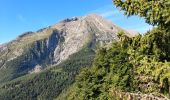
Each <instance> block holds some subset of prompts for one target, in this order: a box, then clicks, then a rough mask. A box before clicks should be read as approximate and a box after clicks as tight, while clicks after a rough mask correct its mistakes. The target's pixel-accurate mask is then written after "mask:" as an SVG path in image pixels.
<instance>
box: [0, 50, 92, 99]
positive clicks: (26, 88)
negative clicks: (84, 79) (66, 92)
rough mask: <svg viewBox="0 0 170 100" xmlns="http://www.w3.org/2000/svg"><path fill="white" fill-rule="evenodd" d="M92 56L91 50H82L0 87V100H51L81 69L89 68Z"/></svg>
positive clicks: (68, 84) (69, 83)
mask: <svg viewBox="0 0 170 100" xmlns="http://www.w3.org/2000/svg"><path fill="white" fill-rule="evenodd" d="M94 54H95V52H94V51H93V50H92V49H90V48H83V49H82V50H81V51H79V52H77V53H75V54H73V55H71V56H70V57H69V59H67V60H66V61H64V62H62V63H61V64H59V65H57V66H52V67H51V68H48V69H46V70H45V71H43V72H40V73H34V74H29V75H26V76H23V77H20V78H17V79H15V80H13V81H10V82H8V83H6V84H5V85H0V99H1V100H23V99H24V100H25V99H26V100H37V99H40V100H47V99H48V100H52V99H53V98H54V97H57V96H58V95H59V94H60V92H61V91H62V90H63V89H65V88H67V87H69V86H70V85H71V84H72V83H73V82H74V80H75V79H74V78H75V75H77V73H79V71H80V69H81V68H83V67H88V66H91V63H92V61H93V58H94Z"/></svg>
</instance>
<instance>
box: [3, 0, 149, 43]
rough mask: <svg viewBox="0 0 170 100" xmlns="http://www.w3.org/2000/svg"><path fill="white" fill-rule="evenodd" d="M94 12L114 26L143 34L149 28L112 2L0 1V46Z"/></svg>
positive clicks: (83, 0)
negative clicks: (28, 33)
mask: <svg viewBox="0 0 170 100" xmlns="http://www.w3.org/2000/svg"><path fill="white" fill-rule="evenodd" d="M89 13H97V14H99V15H101V16H103V17H105V18H107V19H109V20H111V21H113V23H115V24H116V25H118V26H120V27H122V28H125V29H132V30H136V31H138V32H141V33H144V32H146V31H147V30H148V29H151V28H152V27H151V26H149V25H148V24H146V23H145V21H144V20H143V19H141V18H139V17H136V16H133V17H130V18H127V17H125V16H123V13H122V12H120V11H119V10H118V9H116V8H115V7H114V5H113V4H112V0H0V44H2V43H5V42H8V41H10V40H13V39H15V38H16V37H17V36H18V35H20V34H22V33H23V32H26V31H36V30H38V29H41V28H44V27H47V26H49V25H53V24H55V23H57V22H58V21H60V20H62V19H65V18H69V17H74V16H83V15H86V14H89Z"/></svg>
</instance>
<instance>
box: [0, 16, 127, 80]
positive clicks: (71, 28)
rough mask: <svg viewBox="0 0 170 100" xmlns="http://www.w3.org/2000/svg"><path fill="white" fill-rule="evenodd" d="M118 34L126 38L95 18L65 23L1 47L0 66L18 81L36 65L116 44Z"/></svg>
mask: <svg viewBox="0 0 170 100" xmlns="http://www.w3.org/2000/svg"><path fill="white" fill-rule="evenodd" d="M119 31H124V32H125V33H126V34H127V35H128V36H129V33H128V32H127V31H126V30H124V29H121V28H119V27H118V26H116V25H114V24H113V23H112V22H111V21H107V20H105V19H104V18H102V17H101V16H98V15H96V14H90V15H87V16H83V17H73V18H70V19H66V20H64V21H62V22H59V23H57V24H55V25H53V26H49V27H47V28H43V29H40V30H38V31H37V32H26V33H24V34H22V35H20V36H19V38H17V39H16V40H13V41H11V42H9V43H7V44H5V45H3V46H0V60H1V58H2V59H3V64H1V65H2V66H4V67H3V68H9V69H14V70H16V71H15V72H16V73H13V72H12V73H13V75H14V76H15V77H18V76H17V75H21V74H20V73H22V75H23V73H25V74H27V73H28V72H30V71H32V70H35V69H37V68H36V66H37V65H41V66H42V65H54V64H59V63H60V62H62V61H64V60H66V59H67V58H68V57H69V56H70V55H71V54H73V53H76V52H78V51H79V50H81V49H82V48H83V47H85V46H88V47H89V48H93V49H95V47H96V44H100V45H105V44H108V43H111V42H112V41H118V40H119V39H118V37H117V33H118V32H119ZM2 51H3V52H2ZM0 67H1V66H0ZM44 67H45V66H42V68H44ZM38 68H39V67H38ZM1 70H5V69H2V68H1V69H0V72H1ZM1 81H3V77H2V79H1V78H0V82H1Z"/></svg>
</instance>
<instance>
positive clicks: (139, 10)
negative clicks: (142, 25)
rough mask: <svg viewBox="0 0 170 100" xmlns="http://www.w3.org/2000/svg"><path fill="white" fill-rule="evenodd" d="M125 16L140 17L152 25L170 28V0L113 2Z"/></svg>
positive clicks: (123, 0)
mask: <svg viewBox="0 0 170 100" xmlns="http://www.w3.org/2000/svg"><path fill="white" fill-rule="evenodd" d="M113 2H114V4H115V5H116V6H117V7H120V9H121V10H123V11H125V15H128V16H131V15H139V16H140V17H144V18H145V20H146V22H148V23H149V24H152V25H158V26H160V25H161V26H163V27H169V26H170V7H169V6H170V1H169V0H113Z"/></svg>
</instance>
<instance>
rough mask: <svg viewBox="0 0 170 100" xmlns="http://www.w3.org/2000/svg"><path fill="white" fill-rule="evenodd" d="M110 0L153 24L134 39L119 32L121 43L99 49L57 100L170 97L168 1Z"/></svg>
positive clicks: (133, 99) (169, 14)
mask: <svg viewBox="0 0 170 100" xmlns="http://www.w3.org/2000/svg"><path fill="white" fill-rule="evenodd" d="M113 2H114V3H115V5H116V6H117V7H120V8H121V9H122V10H124V11H125V14H126V15H128V16H131V15H139V16H141V17H143V18H145V20H146V22H147V23H149V24H152V25H156V27H155V28H154V29H153V30H151V31H148V32H147V33H145V35H143V36H142V35H138V36H136V37H134V38H129V37H127V36H126V35H124V33H123V32H120V33H119V35H118V36H119V38H120V42H117V43H113V44H112V46H111V47H110V48H101V49H99V50H98V52H97V54H96V57H95V60H94V62H93V66H92V67H91V68H90V69H87V68H85V69H84V70H82V71H81V73H80V74H79V75H78V76H77V78H76V82H75V83H74V85H73V86H72V87H71V88H69V89H68V91H66V92H65V93H63V95H61V96H60V98H59V99H60V100H62V99H63V100H114V99H115V100H122V99H128V100H129V99H130V100H131V99H132V100H135V98H137V97H136V96H137V95H135V93H140V94H138V96H139V98H141V99H142V98H144V97H141V96H144V94H146V95H147V96H146V98H144V99H146V100H147V98H151V99H156V98H158V99H160V98H162V99H163V98H164V99H166V98H170V8H169V4H170V2H169V0H164V1H162V0H157V1H153V0H152V1H149V0H125V1H124V0H114V1H113ZM121 93H122V94H121ZM123 93H124V94H125V93H129V95H123ZM142 94H143V95H142ZM149 94H152V96H150V95H149Z"/></svg>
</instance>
